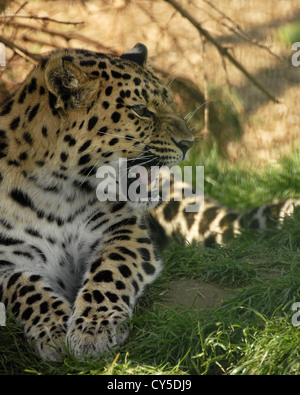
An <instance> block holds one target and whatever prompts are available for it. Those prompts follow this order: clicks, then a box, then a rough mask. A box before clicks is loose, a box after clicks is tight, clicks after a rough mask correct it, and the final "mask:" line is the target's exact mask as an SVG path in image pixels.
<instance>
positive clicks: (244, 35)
mask: <svg viewBox="0 0 300 395" xmlns="http://www.w3.org/2000/svg"><path fill="white" fill-rule="evenodd" d="M203 1H204V2H205V3H206V4H208V5H209V6H210V7H211V8H213V9H214V10H216V11H217V12H218V13H219V14H220V15H222V17H223V18H225V19H227V20H228V21H229V22H230V23H232V25H233V26H234V27H235V29H234V28H232V27H231V26H229V25H228V24H227V23H224V22H222V21H220V20H218V22H219V23H220V24H221V25H223V26H225V27H226V28H227V29H228V30H229V31H231V32H232V33H234V34H236V35H237V36H239V37H240V38H241V39H242V40H244V41H246V42H248V43H250V44H253V45H256V46H257V47H259V48H263V49H265V50H266V51H267V52H269V54H270V55H272V56H274V57H275V58H277V59H279V60H282V59H281V57H280V56H278V55H277V54H276V53H274V52H273V51H272V50H271V49H270V46H268V45H266V44H263V43H261V42H259V41H258V40H257V39H256V38H254V37H252V36H251V35H250V34H248V33H246V32H245V31H244V30H243V29H242V28H241V26H240V25H239V24H238V23H236V22H235V21H234V20H233V19H231V18H230V17H229V16H228V15H226V14H224V12H223V11H221V10H220V9H219V8H218V7H217V6H215V5H214V4H212V3H211V2H210V1H208V0H203ZM214 19H216V18H214Z"/></svg>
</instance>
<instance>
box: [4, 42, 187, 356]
mask: <svg viewBox="0 0 300 395" xmlns="http://www.w3.org/2000/svg"><path fill="white" fill-rule="evenodd" d="M146 58H147V49H146V47H145V46H144V45H142V44H137V45H136V46H135V47H134V48H133V49H132V50H131V51H129V52H127V53H125V54H123V55H122V56H120V57H118V56H114V55H107V54H102V53H96V52H91V51H87V50H80V49H79V50H75V49H67V50H59V51H55V52H52V53H50V55H49V56H47V57H45V58H44V59H43V60H42V61H41V62H40V63H39V65H38V66H37V67H36V68H35V69H34V70H33V71H32V73H31V74H30V75H29V76H28V77H27V78H26V80H25V81H24V83H23V84H22V85H21V86H20V87H19V88H18V89H17V91H16V92H15V93H14V94H13V95H12V96H11V97H10V98H8V99H7V100H6V101H5V102H4V103H3V104H2V106H1V107H0V183H1V185H0V187H1V188H0V196H1V199H0V202H1V203H0V209H1V210H0V301H1V302H3V303H5V305H6V307H7V311H9V312H11V313H12V314H13V316H14V319H15V320H16V322H17V323H19V324H20V325H22V326H23V328H24V333H25V335H26V337H27V339H28V340H29V341H30V342H31V344H32V345H33V347H34V348H35V350H36V351H37V352H38V353H39V355H40V357H41V358H42V359H44V360H57V359H59V358H60V357H61V355H62V354H63V353H64V350H65V343H66V342H67V344H68V345H69V348H70V350H71V352H72V353H73V354H74V355H75V356H76V357H78V358H80V357H82V356H83V355H85V354H88V355H99V354H101V353H103V352H104V351H106V350H108V349H109V348H110V347H112V346H114V345H116V344H119V343H120V342H122V341H123V340H124V339H125V338H126V336H127V334H128V323H127V321H128V318H129V317H130V316H131V314H132V311H133V308H134V305H135V303H136V300H137V298H138V297H139V296H140V295H141V294H142V292H143V290H144V288H145V286H146V285H147V284H148V283H150V282H151V281H153V280H154V279H155V278H156V276H157V275H158V274H159V272H160V270H161V262H160V259H159V258H158V256H157V254H156V252H155V250H154V247H153V244H152V242H151V240H150V235H149V229H148V226H147V223H146V220H145V217H146V216H147V215H148V211H149V208H150V206H149V205H148V203H145V204H136V203H131V202H123V201H115V202H110V201H107V202H99V201H98V199H97V197H96V194H95V190H96V187H97V183H98V180H97V178H96V171H97V168H98V167H100V166H101V165H104V164H106V165H107V164H110V165H112V166H116V163H117V161H118V159H119V158H127V159H128V160H129V161H132V162H131V163H133V164H136V163H139V164H145V166H150V165H156V164H157V165H170V166H171V165H173V164H176V163H178V162H179V161H181V160H182V159H183V157H184V155H185V153H186V151H187V150H188V148H190V146H191V145H192V141H193V137H192V135H191V133H190V131H189V130H188V128H187V126H186V123H185V121H184V120H183V119H182V118H180V117H179V116H178V115H177V113H176V112H175V110H174V108H173V105H172V99H171V98H170V95H169V93H168V91H167V89H166V88H165V87H164V85H163V84H162V83H161V82H160V81H159V80H158V78H157V77H155V76H154V75H153V73H152V72H151V70H150V69H149V68H148V67H147V63H146V60H147V59H146Z"/></svg>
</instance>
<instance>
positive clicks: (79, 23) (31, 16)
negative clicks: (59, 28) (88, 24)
mask: <svg viewBox="0 0 300 395" xmlns="http://www.w3.org/2000/svg"><path fill="white" fill-rule="evenodd" d="M5 18H27V19H36V20H40V21H44V22H55V23H62V24H64V25H83V24H84V22H83V21H82V22H68V21H58V20H56V19H53V18H48V17H47V16H35V15H0V19H5Z"/></svg>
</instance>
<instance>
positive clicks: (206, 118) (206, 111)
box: [200, 36, 209, 136]
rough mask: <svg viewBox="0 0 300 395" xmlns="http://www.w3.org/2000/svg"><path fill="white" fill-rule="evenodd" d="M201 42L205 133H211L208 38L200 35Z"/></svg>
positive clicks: (206, 134)
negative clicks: (206, 45) (207, 69)
mask: <svg viewBox="0 0 300 395" xmlns="http://www.w3.org/2000/svg"><path fill="white" fill-rule="evenodd" d="M200 38H201V43H202V70H203V81H204V103H205V106H204V130H203V132H204V135H205V136H208V135H209V133H208V132H209V93H208V78H207V73H206V67H205V65H206V50H205V43H206V40H205V39H204V38H203V37H202V36H200Z"/></svg>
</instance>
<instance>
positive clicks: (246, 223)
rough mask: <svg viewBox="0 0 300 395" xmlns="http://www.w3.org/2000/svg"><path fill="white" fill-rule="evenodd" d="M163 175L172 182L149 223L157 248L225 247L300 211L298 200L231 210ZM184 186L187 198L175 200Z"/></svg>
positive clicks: (299, 201)
mask: <svg viewBox="0 0 300 395" xmlns="http://www.w3.org/2000/svg"><path fill="white" fill-rule="evenodd" d="M163 176H164V177H165V178H166V177H168V178H170V180H171V194H170V196H169V199H168V200H167V201H164V202H161V203H160V204H159V205H158V207H156V208H154V209H152V210H151V212H150V214H151V215H150V217H149V220H148V221H149V227H150V229H151V235H152V239H153V240H154V241H155V243H156V245H157V246H159V248H160V249H163V248H166V247H168V246H169V245H170V244H171V243H172V242H174V241H175V242H176V243H179V244H181V245H185V244H187V243H188V244H190V243H194V242H196V243H201V244H203V245H204V246H207V247H212V246H214V245H215V244H221V245H226V244H227V243H228V242H229V241H230V240H232V239H233V238H235V237H236V236H238V235H240V234H241V233H242V231H243V230H244V229H263V228H267V227H271V226H280V224H281V223H282V221H283V220H284V218H286V217H288V216H292V215H293V214H294V212H295V211H296V210H298V211H299V210H300V200H299V199H286V200H283V201H274V202H271V203H269V204H264V205H261V206H258V207H255V208H253V209H250V210H247V211H238V210H230V209H228V207H226V206H224V205H222V204H220V203H219V202H217V201H215V200H213V199H209V198H206V197H201V196H195V195H194V193H193V191H192V187H191V186H190V185H189V184H187V183H184V182H174V180H173V177H172V176H170V174H166V173H164V175H163ZM183 187H184V188H185V191H187V195H189V196H190V197H189V198H185V199H184V198H183V199H181V200H180V201H177V200H176V197H178V196H180V197H181V196H183V194H182V190H183ZM189 192H190V193H189ZM189 205H193V206H195V207H197V209H196V210H195V212H188V210H187V207H188V206H189Z"/></svg>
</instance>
